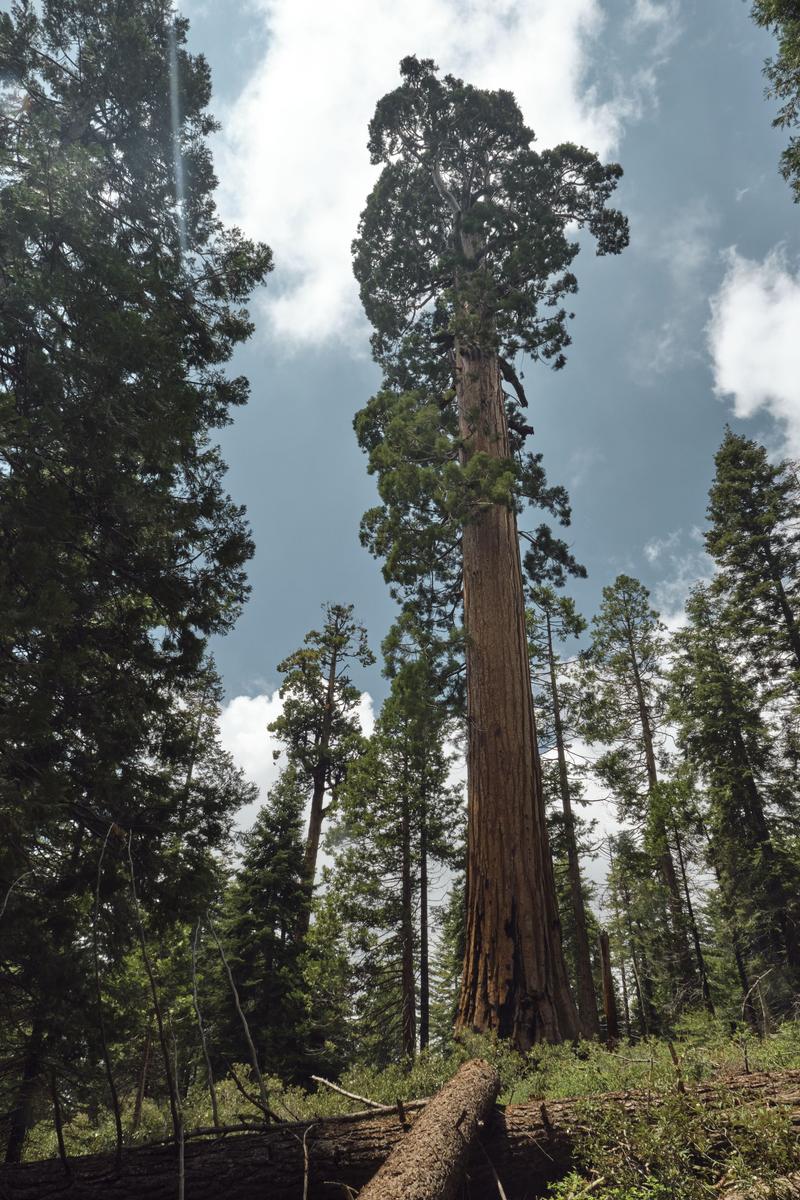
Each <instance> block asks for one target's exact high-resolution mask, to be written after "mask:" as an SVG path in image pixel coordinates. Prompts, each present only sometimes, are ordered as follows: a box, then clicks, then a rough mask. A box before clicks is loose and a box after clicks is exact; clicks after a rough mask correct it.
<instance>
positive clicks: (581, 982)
mask: <svg viewBox="0 0 800 1200" xmlns="http://www.w3.org/2000/svg"><path fill="white" fill-rule="evenodd" d="M545 619H546V622H547V659H548V664H549V668H550V690H551V693H552V698H553V722H554V726H555V735H556V752H557V755H558V782H559V787H560V791H561V808H562V810H563V813H564V836H565V839H566V843H567V870H568V874H569V890H570V900H571V901H572V913H573V917H574V919H575V980H576V984H577V987H576V991H577V1000H578V1015H579V1019H580V1026H581V1033H582V1034H583V1036H584V1037H587V1038H593V1037H599V1036H600V1022H599V1020H598V1017H597V997H596V996H595V991H594V976H593V974H592V956H591V951H590V949H589V932H588V929H587V926H586V906H585V904H584V900H583V883H582V880H581V866H580V860H579V858H578V846H577V842H576V838H575V817H574V815H573V812H572V797H571V795H570V787H569V772H568V770H567V754H566V750H565V747H564V726H563V722H562V720H561V702H560V699H559V694H558V679H557V676H556V663H555V654H554V652H553V631H552V628H551V624H550V614H549V613H546V614H545Z"/></svg>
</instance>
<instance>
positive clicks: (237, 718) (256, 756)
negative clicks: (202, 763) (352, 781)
mask: <svg viewBox="0 0 800 1200" xmlns="http://www.w3.org/2000/svg"><path fill="white" fill-rule="evenodd" d="M281 708H282V701H281V698H280V695H279V694H278V690H277V689H276V690H275V691H274V692H272V693H271V694H270V693H268V692H264V693H262V694H261V695H258V696H234V697H233V699H232V700H229V701H228V703H227V704H226V705H225V707H224V708H223V710H222V712H221V714H220V719H219V729H220V738H221V741H222V745H223V746H224V748H225V749H226V750H227V751H228V752H229V753H230V754H232V755H233V759H234V761H235V763H236V765H237V766H238V767H241V769H242V770H243V771H244V773H245V775H246V776H247V778H248V779H249V780H251V781H252V782H253V783H255V784H256V785H257V787H258V792H259V799H258V801H257V802H256V803H255V804H252V805H246V806H245V807H244V808H243V809H241V811H240V812H239V813H238V814H237V824H238V825H239V826H240V827H241V828H242V829H247V828H249V826H250V825H252V824H253V821H254V820H255V816H256V813H257V812H258V809H259V807H260V805H261V804H263V803H264V800H265V799H266V795H267V792H268V791H269V789H270V788H271V787H272V785H273V784H274V783H275V782H276V780H277V778H278V775H279V774H280V771H281V766H282V762H281V760H280V759H277V760H276V759H275V757H274V755H273V751H276V750H280V744H279V743H278V741H277V740H276V738H275V736H274V735H273V734H271V733H269V732H268V730H267V726H268V725H269V724H271V723H272V722H273V721H274V720H275V718H276V717H278V716H279V715H280V712H281ZM358 719H359V721H360V724H361V728H362V729H363V731H364V733H365V734H367V735H369V734H371V733H372V731H373V729H374V727H375V714H374V711H373V703H372V697H371V696H370V694H369V692H362V694H361V699H360V701H359V706H358Z"/></svg>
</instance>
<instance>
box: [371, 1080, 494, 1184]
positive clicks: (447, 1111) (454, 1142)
mask: <svg viewBox="0 0 800 1200" xmlns="http://www.w3.org/2000/svg"><path fill="white" fill-rule="evenodd" d="M499 1091H500V1076H499V1075H498V1074H497V1071H496V1070H495V1068H494V1067H491V1066H489V1064H488V1063H487V1062H483V1061H482V1060H481V1059H475V1060H474V1061H473V1062H467V1063H464V1064H463V1066H461V1067H459V1069H458V1071H456V1073H455V1075H454V1076H453V1078H452V1079H451V1080H450V1082H449V1083H447V1084H445V1086H444V1087H443V1088H442V1090H441V1091H440V1092H438V1093H437V1094H436V1095H435V1096H434V1097H433V1099H432V1100H430V1101H429V1103H428V1104H426V1106H425V1108H424V1109H423V1110H422V1112H421V1113H420V1115H419V1117H417V1119H416V1121H415V1122H414V1126H413V1128H412V1129H411V1132H410V1133H408V1134H406V1136H405V1137H404V1138H403V1140H402V1142H400V1144H399V1145H398V1146H396V1147H395V1149H394V1150H393V1151H392V1152H391V1154H390V1155H389V1157H388V1158H387V1159H386V1162H385V1163H384V1164H383V1166H382V1167H381V1168H380V1170H379V1171H378V1173H377V1174H376V1175H374V1176H373V1178H372V1179H371V1180H370V1182H369V1183H368V1184H367V1186H366V1187H365V1188H364V1190H363V1192H362V1193H361V1200H453V1197H454V1196H455V1195H456V1193H457V1192H458V1190H459V1189H460V1187H461V1184H462V1182H463V1180H464V1170H465V1168H466V1165H467V1159H468V1158H469V1153H470V1150H471V1149H472V1144H473V1142H474V1141H475V1138H476V1137H477V1134H478V1130H479V1128H480V1126H481V1125H482V1124H483V1122H484V1121H485V1120H486V1118H487V1117H488V1116H489V1114H490V1112H491V1111H492V1109H493V1108H494V1102H495V1100H496V1099H497V1094H498V1092H499Z"/></svg>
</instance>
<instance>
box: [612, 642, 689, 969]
mask: <svg viewBox="0 0 800 1200" xmlns="http://www.w3.org/2000/svg"><path fill="white" fill-rule="evenodd" d="M626 623H627V631H628V648H629V651H630V656H631V666H632V668H633V680H634V686H635V688H636V702H637V705H638V708H639V722H640V725H641V730H642V744H643V746H644V757H645V764H646V767H647V782H648V788H649V791H650V793H653V792H654V791H655V789H656V787H657V786H658V771H657V769H656V756H655V750H654V747H653V729H652V726H651V724H650V713H649V710H648V708H647V701H646V700H645V695H644V687H643V685H642V677H641V673H640V671H639V660H638V658H637V655H636V647H635V645H634V641H633V630H632V629H631V626H630V622H629V621H628V622H626ZM655 830H656V833H657V834H658V836H659V839H660V841H661V852H660V855H659V865H660V868H661V875H662V878H663V880H664V883H665V885H666V888H667V895H668V898H669V910H670V918H671V924H672V938H673V942H674V945H675V954H676V958H677V962H678V973H679V978H680V981H681V983H683V984H684V986H685V987H688V988H692V987H693V986H694V982H695V981H694V970H693V968H692V956H691V952H690V950H689V942H688V940H687V938H686V927H685V924H684V919H683V904H682V901H681V892H680V888H679V886H678V876H677V873H676V871H675V863H674V862H673V861H672V851H671V850H670V847H669V840H668V838H667V827H666V825H665V823H664V821H663V820H662V819H659V820H657V821H656V822H655Z"/></svg>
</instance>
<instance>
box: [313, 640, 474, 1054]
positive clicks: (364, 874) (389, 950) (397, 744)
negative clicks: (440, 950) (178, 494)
mask: <svg viewBox="0 0 800 1200" xmlns="http://www.w3.org/2000/svg"><path fill="white" fill-rule="evenodd" d="M446 731H447V723H446V721H445V720H444V719H443V715H442V713H441V710H440V709H438V708H437V706H436V703H435V695H434V693H433V692H432V689H431V680H430V676H429V675H428V674H427V671H426V664H425V661H424V659H422V658H418V659H417V660H415V661H413V662H412V661H409V662H407V663H406V664H404V666H403V667H402V668H401V669H400V671H399V672H398V673H397V675H395V677H394V679H393V681H392V691H391V693H390V695H389V697H388V698H387V700H386V702H385V703H384V705H383V708H382V709H381V713H380V716H379V718H378V721H377V723H376V727H375V732H374V734H373V735H372V737H371V738H370V739H369V744H368V747H367V750H366V752H365V754H364V755H363V756H362V757H361V758H360V759H359V761H358V763H356V764H354V766H353V767H352V768H351V771H350V773H349V775H348V780H347V784H346V787H345V789H344V793H343V799H342V815H341V821H340V824H339V826H338V828H337V829H336V831H335V832H334V834H333V835H332V840H333V842H334V844H335V845H336V846H337V856H336V870H335V877H334V878H335V882H334V883H333V886H334V888H335V890H336V892H337V894H338V895H339V896H340V897H342V901H343V904H344V906H345V908H346V911H347V915H348V921H349V924H350V926H351V930H352V937H353V939H354V942H355V943H356V944H357V946H358V953H359V956H360V961H361V968H360V974H361V986H360V989H359V990H360V1004H359V1012H360V1024H361V1027H362V1037H363V1039H364V1041H365V1043H368V1044H370V1045H371V1046H372V1047H373V1053H374V1054H377V1056H378V1057H379V1058H381V1060H382V1061H392V1060H393V1058H395V1059H396V1058H397V1057H398V1054H399V1055H400V1056H401V1057H403V1058H405V1059H410V1058H412V1057H413V1056H414V1054H415V1053H416V1050H417V1046H418V1045H419V1047H420V1048H421V1049H425V1048H426V1046H427V1045H428V1042H429V1040H430V962H429V957H430V952H429V941H430V930H429V909H428V893H429V874H430V869H431V866H432V865H433V864H434V863H439V864H442V863H444V864H447V865H449V866H451V867H453V866H457V865H460V861H461V837H460V825H461V815H462V814H461V803H462V802H461V796H460V793H459V790H458V789H456V788H453V787H452V786H450V785H449V784H448V770H449V765H450V761H449V756H448V754H447V752H446V749H445V745H444V739H445V736H446Z"/></svg>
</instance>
